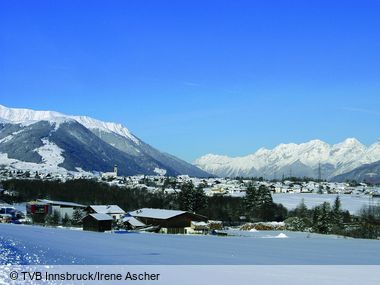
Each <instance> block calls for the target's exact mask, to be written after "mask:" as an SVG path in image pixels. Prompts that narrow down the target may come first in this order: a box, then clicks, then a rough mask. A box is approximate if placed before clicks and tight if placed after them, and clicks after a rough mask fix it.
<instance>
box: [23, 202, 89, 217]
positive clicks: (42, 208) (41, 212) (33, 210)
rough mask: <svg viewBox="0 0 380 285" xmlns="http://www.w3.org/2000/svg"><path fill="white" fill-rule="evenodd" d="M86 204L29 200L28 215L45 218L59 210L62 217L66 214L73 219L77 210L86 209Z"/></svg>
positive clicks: (27, 205)
mask: <svg viewBox="0 0 380 285" xmlns="http://www.w3.org/2000/svg"><path fill="white" fill-rule="evenodd" d="M85 208H86V206H84V205H80V204H76V203H71V202H63V201H51V200H42V199H38V200H37V201H33V202H29V203H27V204H26V213H27V215H29V216H30V215H33V216H34V217H35V218H36V220H37V221H38V220H41V221H43V219H44V218H45V216H46V215H51V214H53V213H54V211H57V212H58V213H59V215H60V218H61V219H63V218H64V217H65V216H66V215H67V216H68V217H69V219H71V218H72V217H73V213H74V211H75V210H77V209H79V210H84V209H85ZM38 217H40V219H38Z"/></svg>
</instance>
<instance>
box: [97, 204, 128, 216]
mask: <svg viewBox="0 0 380 285" xmlns="http://www.w3.org/2000/svg"><path fill="white" fill-rule="evenodd" d="M90 208H91V209H93V210H94V211H95V212H96V213H98V214H125V211H124V210H123V209H122V208H120V207H119V206H118V205H91V206H90Z"/></svg>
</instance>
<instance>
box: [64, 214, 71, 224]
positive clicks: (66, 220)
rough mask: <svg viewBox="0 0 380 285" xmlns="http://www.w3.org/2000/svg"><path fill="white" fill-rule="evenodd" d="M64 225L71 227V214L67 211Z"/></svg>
mask: <svg viewBox="0 0 380 285" xmlns="http://www.w3.org/2000/svg"><path fill="white" fill-rule="evenodd" d="M62 225H63V226H65V227H70V226H71V220H70V217H69V215H68V214H67V213H66V214H65V216H64V217H63V219H62Z"/></svg>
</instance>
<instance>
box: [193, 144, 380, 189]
mask: <svg viewBox="0 0 380 285" xmlns="http://www.w3.org/2000/svg"><path fill="white" fill-rule="evenodd" d="M194 164H195V165H196V166H198V167H199V168H201V169H203V170H204V171H207V172H209V173H212V174H214V175H217V176H222V177H236V176H243V177H260V176H262V177H265V178H268V179H273V178H277V179H279V178H281V177H282V176H285V177H288V176H296V177H313V178H318V177H319V176H321V178H322V179H326V180H334V181H345V180H347V179H355V180H358V181H364V180H366V181H369V180H371V181H380V140H379V141H378V142H376V143H374V144H372V145H371V146H369V147H367V146H365V145H363V144H362V143H360V142H359V141H358V140H357V139H355V138H348V139H346V140H345V141H343V142H341V143H339V144H335V145H329V144H328V143H326V142H323V141H321V140H312V141H310V142H307V143H301V144H294V143H290V144H280V145H278V146H277V147H275V148H274V149H271V150H269V149H266V148H261V149H259V150H258V151H256V152H255V153H253V154H250V155H247V156H244V157H228V156H223V155H215V154H208V155H205V156H202V157H200V158H199V159H197V160H196V161H195V162H194Z"/></svg>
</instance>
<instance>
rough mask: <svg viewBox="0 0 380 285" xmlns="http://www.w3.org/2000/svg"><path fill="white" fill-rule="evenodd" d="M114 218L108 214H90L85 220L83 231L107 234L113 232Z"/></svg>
mask: <svg viewBox="0 0 380 285" xmlns="http://www.w3.org/2000/svg"><path fill="white" fill-rule="evenodd" d="M112 221H113V218H112V217H111V216H109V215H106V214H90V215H88V216H86V217H84V218H83V220H82V222H83V230H84V231H92V232H105V231H110V230H112Z"/></svg>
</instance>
